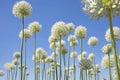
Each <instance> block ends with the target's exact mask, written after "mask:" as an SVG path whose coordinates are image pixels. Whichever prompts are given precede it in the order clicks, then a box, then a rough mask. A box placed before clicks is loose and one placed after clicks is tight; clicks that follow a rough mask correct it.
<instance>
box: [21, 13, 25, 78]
mask: <svg viewBox="0 0 120 80" xmlns="http://www.w3.org/2000/svg"><path fill="white" fill-rule="evenodd" d="M22 31H23V33H22V36H23V38H22V41H21V48H20V52H21V57H20V67H21V71H20V80H23V69H22V66H23V65H22V64H23V63H22V60H23V46H24V14H23V16H22Z"/></svg>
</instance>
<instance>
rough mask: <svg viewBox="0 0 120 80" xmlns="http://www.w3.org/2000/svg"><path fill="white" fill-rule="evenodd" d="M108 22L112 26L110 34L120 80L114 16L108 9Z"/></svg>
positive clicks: (119, 79)
mask: <svg viewBox="0 0 120 80" xmlns="http://www.w3.org/2000/svg"><path fill="white" fill-rule="evenodd" d="M108 20H109V25H110V33H111V38H112V46H113V51H114V52H113V53H114V59H115V67H116V70H117V71H116V72H117V78H118V80H120V73H119V66H118V57H117V55H118V53H117V47H116V42H115V38H114V32H113V24H112V15H111V9H110V8H109V9H108Z"/></svg>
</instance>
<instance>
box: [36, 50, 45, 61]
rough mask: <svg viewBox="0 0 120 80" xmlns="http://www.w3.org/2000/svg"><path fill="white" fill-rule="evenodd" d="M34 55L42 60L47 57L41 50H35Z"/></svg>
mask: <svg viewBox="0 0 120 80" xmlns="http://www.w3.org/2000/svg"><path fill="white" fill-rule="evenodd" d="M36 54H38V55H39V56H40V58H41V59H43V60H44V59H45V58H46V57H47V52H46V51H45V50H44V49H42V48H37V49H36Z"/></svg>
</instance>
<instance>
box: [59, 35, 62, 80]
mask: <svg viewBox="0 0 120 80" xmlns="http://www.w3.org/2000/svg"><path fill="white" fill-rule="evenodd" d="M61 54H62V53H61V36H60V76H59V80H61V79H62V58H61V57H62V55H61Z"/></svg>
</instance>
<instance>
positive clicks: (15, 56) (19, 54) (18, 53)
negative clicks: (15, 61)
mask: <svg viewBox="0 0 120 80" xmlns="http://www.w3.org/2000/svg"><path fill="white" fill-rule="evenodd" d="M13 57H14V58H20V57H21V53H20V52H14V54H13Z"/></svg>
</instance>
